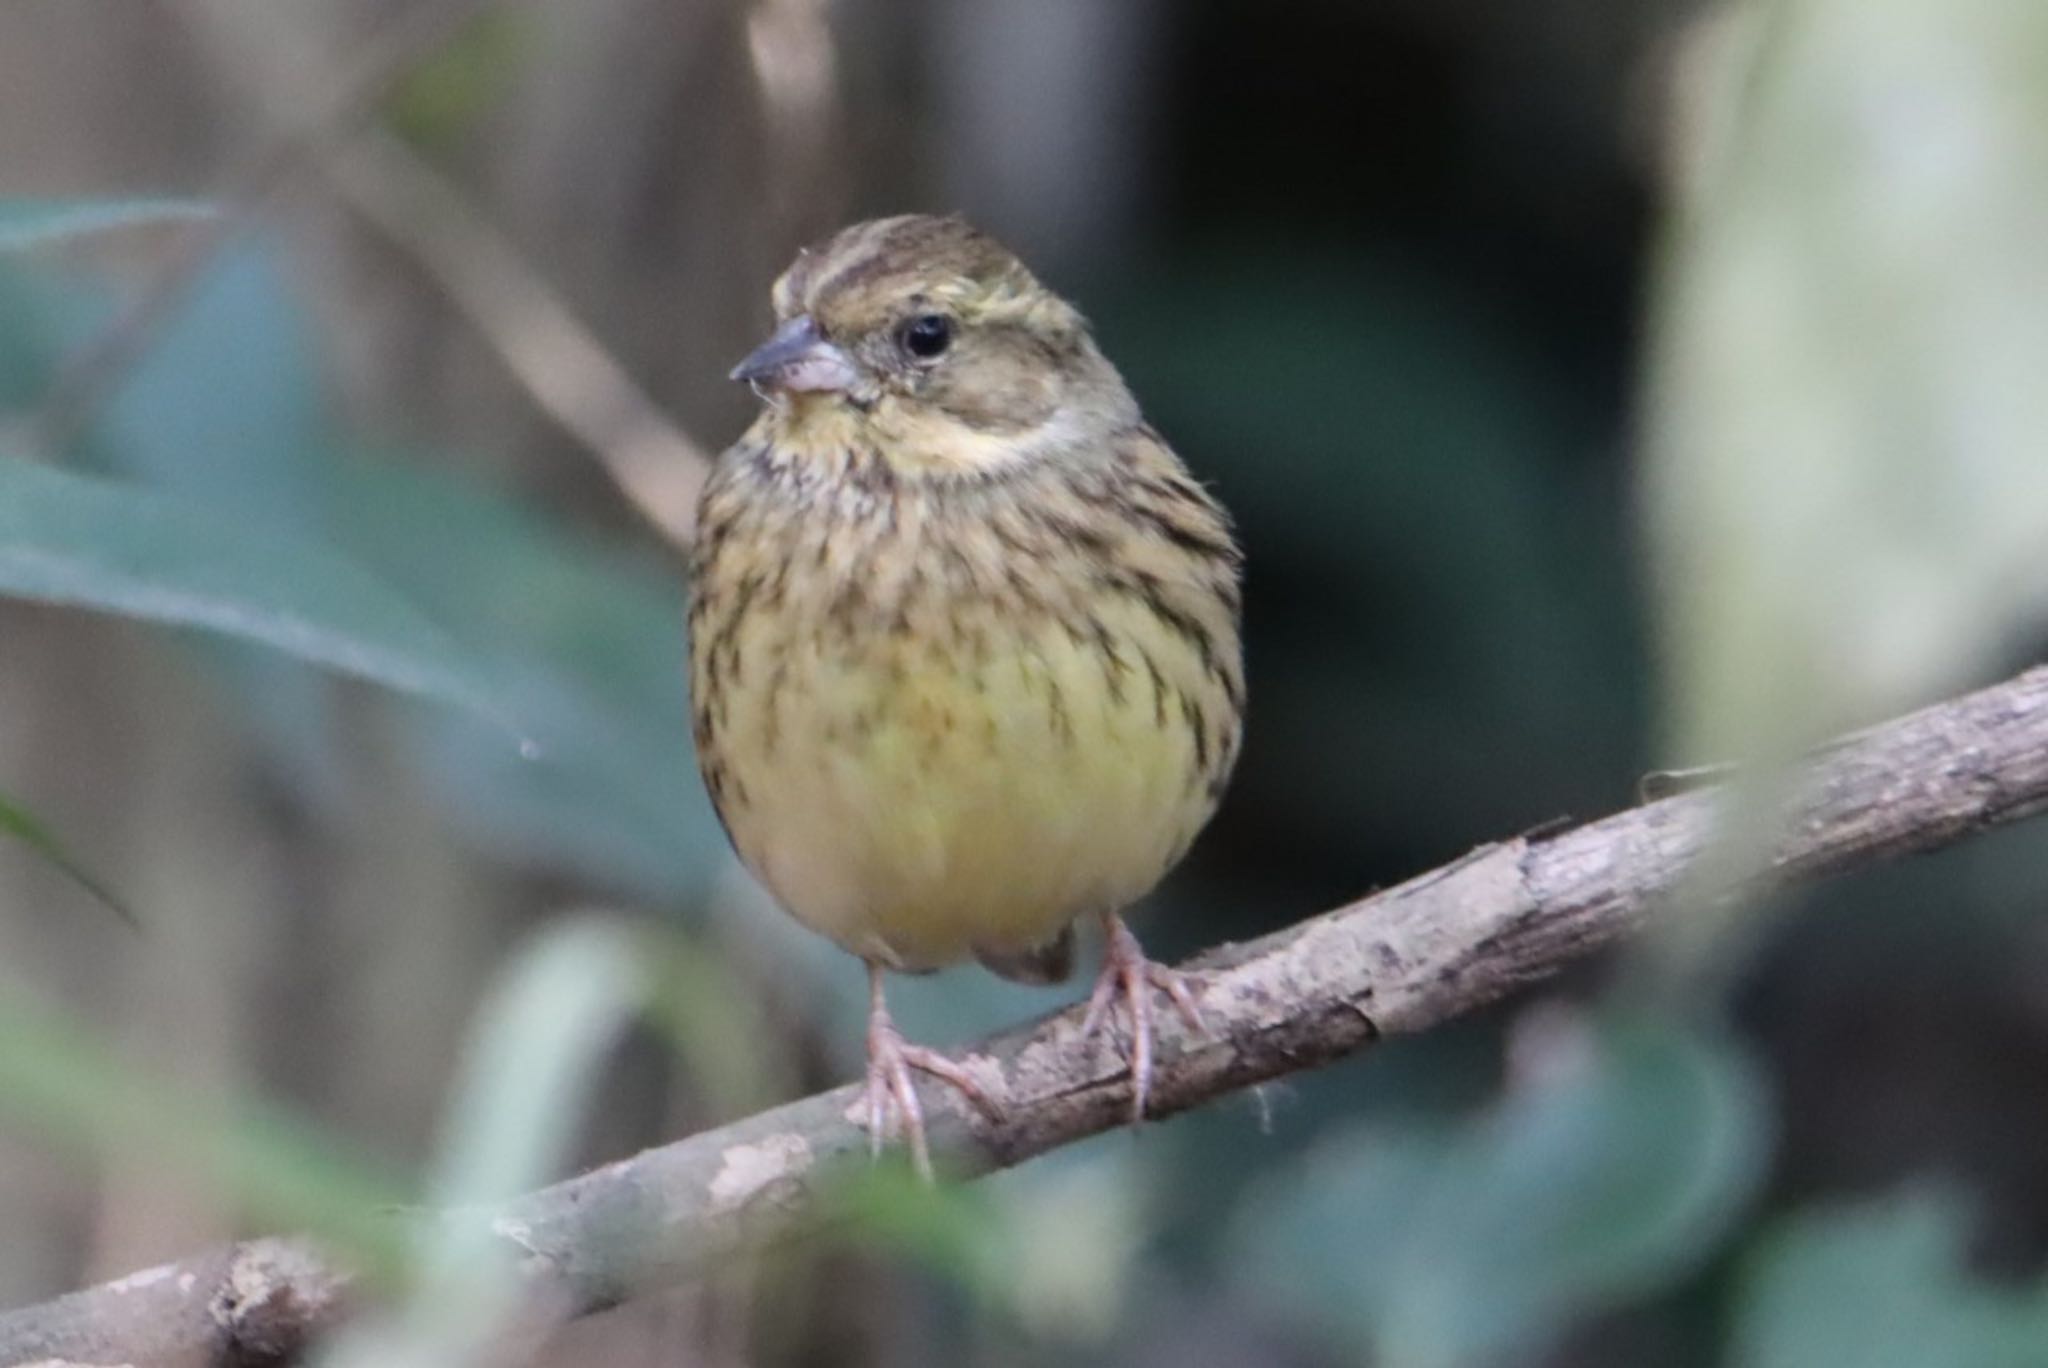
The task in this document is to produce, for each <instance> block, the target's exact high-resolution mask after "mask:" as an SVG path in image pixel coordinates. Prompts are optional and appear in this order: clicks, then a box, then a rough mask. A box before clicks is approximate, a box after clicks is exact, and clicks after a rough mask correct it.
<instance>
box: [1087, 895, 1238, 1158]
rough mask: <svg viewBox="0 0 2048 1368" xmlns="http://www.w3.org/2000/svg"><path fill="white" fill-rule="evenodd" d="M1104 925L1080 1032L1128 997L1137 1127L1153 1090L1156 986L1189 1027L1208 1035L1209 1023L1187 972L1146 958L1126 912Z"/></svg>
mask: <svg viewBox="0 0 2048 1368" xmlns="http://www.w3.org/2000/svg"><path fill="white" fill-rule="evenodd" d="M1102 926H1103V935H1104V945H1103V958H1102V972H1101V973H1099V974H1097V975H1096V977H1095V990H1094V991H1093V992H1091V993H1090V994H1089V995H1088V1014H1087V1015H1086V1016H1085V1017H1083V1018H1082V1019H1081V1033H1082V1034H1083V1035H1087V1036H1092V1035H1094V1034H1095V1033H1096V1032H1098V1031H1100V1030H1101V1029H1103V1027H1104V1026H1105V1025H1106V1024H1107V1022H1108V1020H1109V1014H1110V1011H1111V1010H1112V1009H1113V1008H1114V1006H1115V1005H1116V1002H1117V1000H1118V999H1119V998H1121V999H1122V1000H1123V1004H1124V1009H1125V1011H1126V1012H1128V1013H1129V1014H1130V1018H1131V1045H1130V1060H1131V1124H1132V1125H1134V1126H1135V1125H1137V1124H1138V1123H1139V1122H1141V1121H1143V1120H1144V1119H1145V1105H1146V1103H1147V1101H1148V1100H1149V1099H1150V1098H1151V1095H1152V1035H1153V1031H1152V993H1153V990H1154V989H1157V990H1158V991H1159V992H1162V993H1164V994H1166V996H1167V1000H1168V1001H1170V1002H1172V1003H1173V1005H1174V1008H1175V1009H1176V1010H1177V1011H1179V1013H1180V1016H1181V1020H1183V1021H1185V1022H1186V1023H1187V1024H1188V1029H1189V1030H1191V1031H1193V1032H1195V1033H1196V1034H1198V1035H1208V1034H1209V1025H1208V1023H1207V1022H1205V1021H1203V1020H1202V1010H1201V1008H1199V1007H1197V1006H1196V1005H1195V995H1194V993H1193V991H1192V990H1191V989H1190V988H1189V987H1188V984H1189V982H1190V977H1189V976H1188V975H1186V974H1183V973H1181V972H1179V971H1178V970H1174V969H1169V968H1167V967H1166V966H1165V965H1163V964H1160V963H1158V962H1156V961H1154V960H1150V959H1147V958H1146V957H1145V951H1144V949H1143V948H1142V947H1140V946H1139V944H1138V938H1137V937H1136V936H1134V935H1132V934H1131V928H1130V927H1128V926H1126V925H1124V919H1123V918H1122V917H1117V916H1109V917H1105V918H1103V923H1102Z"/></svg>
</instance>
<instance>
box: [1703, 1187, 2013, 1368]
mask: <svg viewBox="0 0 2048 1368" xmlns="http://www.w3.org/2000/svg"><path fill="white" fill-rule="evenodd" d="M1967 1224H1968V1223H1967V1219H1966V1212H1965V1209H1964V1207H1963V1205H1962V1203H1960V1202H1958V1201H1956V1200H1954V1199H1953V1196H1952V1195H1950V1194H1937V1193H1931V1192H1920V1193H1917V1194H1914V1195H1911V1196H1908V1197H1906V1198H1904V1199H1894V1200H1891V1201H1886V1202H1878V1203H1871V1204H1868V1205H1865V1206H1862V1207H1856V1208H1851V1209H1846V1210H1839V1211H1830V1212H1823V1213H1814V1214H1809V1215H1805V1216H1801V1217H1798V1218H1796V1219H1794V1220H1793V1221H1792V1222H1791V1223H1790V1224H1789V1225H1788V1227H1787V1228H1786V1229H1785V1230H1783V1231H1782V1232H1780V1233H1779V1235H1778V1236H1777V1237H1776V1238H1775V1239H1774V1240H1773V1241H1772V1242H1771V1244H1770V1246H1769V1247H1768V1249H1767V1250H1766V1252H1765V1253H1764V1255H1763V1257H1762V1259H1761V1260H1760V1262H1759V1264H1758V1266H1757V1268H1756V1269H1755V1271H1754V1274H1753V1276H1752V1277H1751V1279H1750V1280H1749V1285H1748V1287H1747V1289H1746V1293H1745V1295H1744V1298H1743V1302H1742V1306H1741V1311H1740V1314H1739V1318H1738V1320H1737V1324H1736V1330H1735V1351H1734V1354H1733V1356H1732V1358H1731V1362H1732V1363H1734V1364H1736V1365H1738V1368H1809V1366H1810V1365H1814V1364H1835V1363H1841V1364H1855V1365H1856V1368H2030V1365H2036V1364H2040V1363H2044V1362H2048V1286H2042V1285H2039V1284H2037V1285H2035V1286H2034V1287H2032V1288H2028V1289H2024V1290H2022V1289H2018V1288H2013V1287H2008V1286H1998V1285H1995V1284H1992V1283H1989V1282H1985V1281H1983V1280H1981V1279H1978V1278H1974V1277H1972V1276H1971V1275H1970V1274H1968V1273H1967V1272H1965V1271H1964V1268H1963V1245H1964V1237H1965V1230H1966V1227H1967Z"/></svg>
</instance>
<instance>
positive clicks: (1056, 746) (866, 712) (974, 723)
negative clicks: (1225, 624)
mask: <svg viewBox="0 0 2048 1368" xmlns="http://www.w3.org/2000/svg"><path fill="white" fill-rule="evenodd" d="M1096 621H1097V623H1098V624H1099V626H1100V628H1101V630H1100V631H1099V632H1097V633H1096V634H1094V635H1093V636H1092V637H1091V638H1088V639H1085V640H1083V639H1078V638H1077V636H1076V635H1075V634H1074V633H1073V632H1071V631H1069V630H1067V629H1066V628H1064V627H1063V626H1061V625H1060V624H1059V623H1057V622H1055V621H1052V620H1049V619H1041V620H1037V621H1016V620H1011V621H1005V620H1002V617H1001V615H998V614H996V613H993V612H989V613H985V614H981V615H977V616H975V617H974V618H972V619H971V620H968V621H963V622H955V623H953V624H952V627H953V628H954V630H951V631H949V632H947V633H946V634H944V636H943V637H941V638H940V639H937V640H934V639H933V638H934V636H935V635H936V634H934V633H932V632H929V631H925V632H915V633H913V632H909V631H900V632H895V633H879V634H875V635H872V636H868V637H866V638H864V639H856V640H848V639H846V638H844V637H841V638H839V639H837V640H834V639H831V638H830V637H829V636H828V635H826V634H820V633H802V632H799V633H794V634H792V633H790V632H788V631H787V630H786V628H787V624H783V628H782V629H778V627H777V625H776V624H775V623H774V622H772V621H763V622H760V623H757V624H755V625H753V627H752V629H751V632H750V633H749V634H750V635H752V636H753V637H754V639H753V640H743V641H742V642H741V643H740V644H741V648H742V649H741V650H740V651H739V652H737V653H736V655H735V658H736V659H739V660H744V661H746V662H747V664H746V666H745V677H744V678H741V679H737V680H731V679H728V680H724V681H723V682H722V688H723V694H724V699H725V702H724V705H723V711H722V716H721V719H720V725H719V727H718V742H717V751H718V754H717V756H716V757H715V758H716V760H717V762H718V764H719V766H720V767H721V768H722V770H723V775H722V780H723V783H722V785H721V787H722V788H723V790H724V791H723V792H722V793H721V794H720V795H719V806H720V810H721V813H722V815H723V816H724V818H725V821H726V824H727V826H728V828H729V829H730V830H731V832H732V836H733V840H734V843H735V845H736V846H737V847H738V848H739V851H740V853H741V855H742V857H743V858H744V859H745V860H746V862H747V863H748V865H749V866H750V867H751V868H752V869H753V870H754V872H755V873H756V874H757V875H758V876H759V877H760V879H761V880H762V882H763V883H765V884H766V885H767V886H768V888H769V889H770V890H771V891H772V892H773V893H774V894H775V895H776V897H777V898H778V899H779V900H780V901H781V902H782V903H783V905H784V906H785V907H787V908H788V909H789V911H790V912H792V913H793V914H794V915H795V916H796V917H797V918H798V919H800V920H801V921H803V922H804V923H806V924H807V925H809V926H811V927H812V928H813V929H815V930H817V931H819V932H821V933H823V934H824V935H826V936H829V937H831V938H832V939H833V940H835V941H837V942H839V943H840V944H841V945H843V946H845V947H846V948H847V949H849V950H851V951H853V952H855V953H856V954H860V955H863V956H866V957H868V958H871V959H875V960H878V961H880V962H882V963H885V964H889V965H892V966H894V967H897V968H904V969H926V968H935V967H938V966H941V965H945V964H949V963H953V962H956V961H959V960H962V959H964V958H966V957H968V956H969V955H971V954H972V953H974V951H975V950H977V949H984V950H993V951H998V952H1000V951H1004V950H1009V951H1017V950H1022V949H1025V948H1029V947H1032V946H1035V945H1039V944H1042V943H1044V942H1045V941H1047V940H1049V939H1050V938H1052V937H1053V936H1054V935H1056V934H1058V932H1059V931H1060V930H1061V928H1062V927H1064V926H1065V925H1066V924H1067V923H1068V922H1070V921H1071V920H1073V919H1074V918H1076V917H1078V916H1081V915H1084V914H1088V913H1092V912H1099V911H1112V910H1116V909H1119V908H1122V907H1123V906H1125V905H1127V904H1128V903H1130V902H1132V901H1133V900H1135V899H1136V898H1138V897H1140V896H1142V895H1143V894H1144V893H1146V892H1147V891H1148V890H1150V889H1151V887H1152V886H1153V885H1154V884H1155V883H1156V882H1158V880H1159V878H1160V877H1161V875H1163V874H1164V873H1165V872H1166V870H1167V869H1168V868H1169V867H1170V866H1171V865H1172V864H1173V862H1174V861H1176V860H1178V859H1179V858H1180V856H1181V854H1182V853H1183V852H1184V851H1185V849H1186V847H1187V844H1188V842H1189V841H1190V840H1192V839H1193V837H1194V834H1195V832H1196V831H1197V830H1198V829H1199V828H1200V827H1201V825H1202V823H1203V822H1204V821H1206V820H1207V818H1208V816H1209V814H1210V812H1211V810H1212V809H1213V807H1214V804H1215V798H1214V795H1213V793H1212V791H1211V790H1212V787H1213V784H1212V782H1211V780H1212V778H1213V767H1212V765H1210V764H1208V763H1205V761H1209V760H1213V755H1212V754H1210V753H1209V752H1208V751H1207V750H1206V748H1208V747H1212V746H1216V745H1219V744H1223V742H1221V741H1220V740H1219V739H1217V738H1218V737H1220V735H1221V732H1220V730H1219V731H1210V730H1208V727H1209V719H1211V718H1213V717H1214V716H1215V713H1216V710H1217V709H1221V708H1223V707H1224V706H1225V704H1224V700H1223V699H1222V698H1221V696H1220V694H1218V693H1217V686H1216V684H1215V682H1214V681H1213V680H1211V679H1209V678H1208V677H1207V676H1206V675H1205V674H1204V672H1203V670H1202V669H1201V667H1200V665H1199V663H1198V661H1197V660H1196V658H1195V656H1194V654H1193V653H1192V652H1191V651H1190V649H1189V647H1188V644H1187V643H1186V642H1185V641H1184V640H1182V639H1181V638H1179V637H1177V636H1176V635H1175V634H1174V633H1173V632H1172V631H1170V630H1169V629H1167V628H1166V627H1165V626H1164V625H1163V624H1161V623H1159V622H1158V621H1157V620H1156V619H1153V618H1152V617H1150V616H1149V615H1148V614H1147V613H1145V611H1144V610H1143V609H1142V607H1140V606H1137V605H1113V606H1112V607H1111V609H1110V611H1109V613H1108V615H1107V616H1104V617H1099V618H1098V619H1097V620H1096ZM699 682H700V685H701V684H702V681H701V680H700V681H699ZM1209 695H1216V696H1214V697H1210V696H1209ZM1198 729H1201V730H1202V731H1203V734H1202V735H1200V736H1199V737H1198V734H1197V733H1198ZM1228 730H1229V734H1230V737H1231V740H1230V742H1229V744H1232V745H1234V736H1235V729H1234V723H1233V725H1232V726H1231V727H1230V728H1229V729H1228ZM707 768H708V766H707Z"/></svg>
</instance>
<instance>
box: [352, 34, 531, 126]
mask: <svg viewBox="0 0 2048 1368" xmlns="http://www.w3.org/2000/svg"><path fill="white" fill-rule="evenodd" d="M530 30H531V25H530V24H529V23H528V22H527V19H526V17H525V16H524V15H520V14H515V13H511V12H509V11H506V10H488V11H486V12H484V13H482V14H479V15H478V16H476V18H474V19H472V20H470V21H469V22H468V23H467V24H466V25H464V26H463V29H462V31H461V32H460V33H459V34H457V35H456V36H455V37H454V38H452V39H450V40H449V41H447V42H445V43H442V44H441V45H440V46H439V47H438V48H437V49H436V50H435V51H433V52H431V53H429V54H427V56H426V58H425V59H424V60H422V61H421V62H420V63H419V64H418V65H417V66H415V67H413V68H412V70H410V71H408V72H407V73H406V74H405V75H404V76H403V77H401V78H400V79H399V81H398V82H397V83H396V85H395V86H394V87H393V88H392V90H391V93H390V94H389V95H388V96H387V97H386V99H385V101H384V114H385V117H386V118H387V119H388V120H390V122H391V125H392V126H393V127H394V128H396V129H397V130H398V132H399V133H400V134H402V135H403V136H404V137H406V138H408V139H410V140H411V141H413V142H416V143H418V144H420V145H422V146H424V147H427V148H430V149H440V148H446V147H447V146H449V145H451V144H453V143H454V142H455V141H456V140H457V139H459V138H461V137H462V136H464V135H465V134H467V133H469V132H470V131H471V130H473V129H474V128H476V126H477V125H478V124H479V123H481V122H482V121H483V119H484V118H485V116H487V115H489V114H490V113H491V112H492V111H493V110H494V109H496V108H497V107H498V106H499V105H501V104H502V103H504V101H505V100H506V99H507V98H508V97H509V96H510V95H511V94H512V92H513V90H514V89H515V88H516V86H517V82H518V80H519V77H520V76H521V75H522V74H523V72H524V69H525V68H526V67H527V66H528V65H529V62H530V58H531V56H532V53H533V50H534V43H533V41H532V38H533V35H532V33H531V31H530Z"/></svg>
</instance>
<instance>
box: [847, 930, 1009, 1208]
mask: <svg viewBox="0 0 2048 1368" xmlns="http://www.w3.org/2000/svg"><path fill="white" fill-rule="evenodd" d="M872 972H873V974H874V979H873V992H872V994H871V998H870V1005H869V1008H868V1082H867V1106H868V1118H867V1119H868V1153H869V1154H870V1155H872V1156H874V1157H875V1158H877V1159H879V1158H881V1156H882V1141H883V1138H884V1137H885V1136H886V1135H887V1134H888V1131H889V1119H890V1116H889V1114H890V1112H892V1111H893V1112H894V1113H895V1115H896V1121H897V1125H898V1128H899V1130H900V1133H901V1135H902V1138H903V1140H904V1142H905V1143H906V1144H907V1145H908V1146H909V1147H910V1163H911V1167H913V1168H914V1169H916V1170H917V1176H918V1177H920V1178H922V1179H924V1180H925V1181H926V1182H931V1181H933V1179H932V1152H931V1143H930V1141H929V1140H927V1139H926V1137H925V1128H924V1107H923V1105H922V1104H921V1103H920V1102H919V1101H918V1098H917V1081H916V1080H915V1079H914V1078H913V1077H912V1076H911V1074H912V1071H913V1070H915V1071H916V1072H918V1073H925V1074H930V1075H931V1076H932V1077H933V1078H936V1079H939V1080H940V1081H942V1082H944V1083H948V1084H950V1085H952V1087H953V1088H954V1090H955V1091H957V1092H959V1093H960V1094H961V1096H963V1097H965V1098H966V1099H967V1100H968V1101H969V1102H972V1103H973V1104H974V1105H975V1107H976V1108H978V1109H979V1110H980V1111H981V1112H982V1113H983V1114H984V1115H986V1116H988V1117H989V1118H990V1119H991V1120H1000V1119H1001V1116H1002V1112H1001V1109H1000V1108H998V1107H997V1105H996V1102H995V1099H994V1098H992V1097H990V1096H989V1094H988V1090H987V1089H986V1088H984V1087H982V1085H981V1082H980V1080H979V1079H977V1078H975V1076H974V1075H973V1074H971V1073H969V1072H968V1071H967V1068H966V1066H965V1065H963V1064H961V1063H960V1062H959V1061H957V1060H954V1059H951V1058H948V1057H947V1056H946V1055H943V1054H940V1053H939V1052H938V1051H937V1050H933V1049H928V1048H927V1047H925V1046H923V1045H913V1044H911V1043H910V1042H909V1041H907V1040H905V1039H904V1038H903V1033H902V1032H901V1031H898V1030H897V1029H896V1023H895V1022H893V1021H891V1020H890V1019H889V1009H888V1008H887V1007H886V1006H884V1005H883V1003H882V989H881V973H880V971H879V970H874V971H872Z"/></svg>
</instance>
